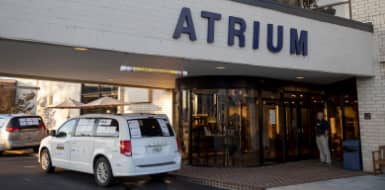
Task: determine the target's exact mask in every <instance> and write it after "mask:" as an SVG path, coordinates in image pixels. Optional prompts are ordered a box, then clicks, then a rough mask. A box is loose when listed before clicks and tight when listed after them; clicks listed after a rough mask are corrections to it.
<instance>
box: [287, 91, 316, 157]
mask: <svg viewBox="0 0 385 190" xmlns="http://www.w3.org/2000/svg"><path fill="white" fill-rule="evenodd" d="M311 98H312V96H310V95H304V94H302V93H285V94H284V111H285V114H284V116H285V119H284V120H285V126H286V134H287V136H286V146H287V156H288V159H289V160H301V159H310V158H314V155H315V154H314V152H315V151H316V149H315V142H314V141H315V136H314V125H315V120H314V117H315V113H316V112H317V111H316V110H317V109H316V107H314V106H312V105H311ZM317 108H318V107H317Z"/></svg>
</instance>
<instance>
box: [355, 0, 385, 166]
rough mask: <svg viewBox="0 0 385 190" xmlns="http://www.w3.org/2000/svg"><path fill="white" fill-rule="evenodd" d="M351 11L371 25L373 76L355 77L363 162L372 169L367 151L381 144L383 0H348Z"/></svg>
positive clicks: (384, 125)
mask: <svg viewBox="0 0 385 190" xmlns="http://www.w3.org/2000/svg"><path fill="white" fill-rule="evenodd" d="M352 12H353V19H354V20H358V21H361V22H370V23H372V24H373V28H374V46H375V50H374V54H375V57H376V60H375V72H374V74H375V76H374V77H370V78H358V79H357V92H358V102H359V112H360V127H361V139H362V156H363V166H364V170H365V171H372V170H373V162H372V157H371V154H372V153H371V151H373V150H376V149H378V146H380V145H383V144H385V138H384V137H385V83H384V79H385V67H384V63H385V1H382V0H366V1H361V0H352ZM365 114H371V118H370V119H368V118H365V117H364V115H365Z"/></svg>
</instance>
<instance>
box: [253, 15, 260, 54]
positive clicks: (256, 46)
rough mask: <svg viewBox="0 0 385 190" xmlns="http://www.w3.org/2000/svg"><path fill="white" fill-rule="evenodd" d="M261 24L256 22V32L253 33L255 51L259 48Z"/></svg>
mask: <svg viewBox="0 0 385 190" xmlns="http://www.w3.org/2000/svg"><path fill="white" fill-rule="evenodd" d="M259 25H260V24H259V22H258V21H255V22H254V32H253V49H258V48H259Z"/></svg>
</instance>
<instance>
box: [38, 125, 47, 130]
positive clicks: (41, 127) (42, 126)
mask: <svg viewBox="0 0 385 190" xmlns="http://www.w3.org/2000/svg"><path fill="white" fill-rule="evenodd" d="M39 129H42V130H46V129H47V128H46V127H45V125H40V126H39Z"/></svg>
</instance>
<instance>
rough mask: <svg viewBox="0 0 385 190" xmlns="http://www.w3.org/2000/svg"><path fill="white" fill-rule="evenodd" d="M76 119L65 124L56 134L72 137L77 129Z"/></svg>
mask: <svg viewBox="0 0 385 190" xmlns="http://www.w3.org/2000/svg"><path fill="white" fill-rule="evenodd" d="M76 121H77V120H76V119H71V120H69V121H67V122H65V123H64V124H63V125H62V126H61V127H60V128H59V129H58V130H57V132H56V134H60V133H65V134H66V136H72V135H73V133H74V129H75V124H76Z"/></svg>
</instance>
